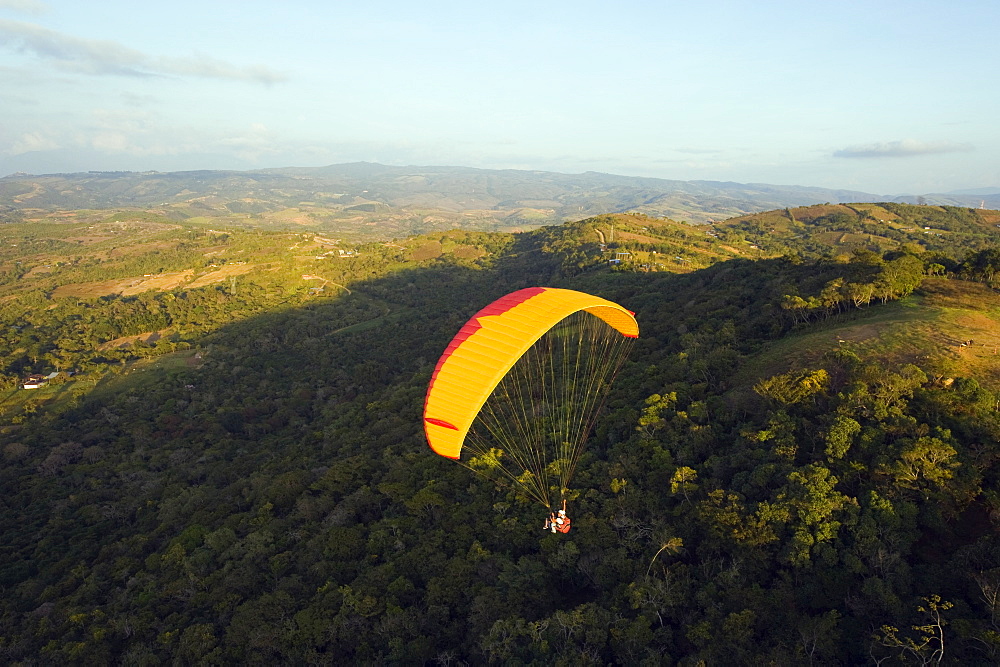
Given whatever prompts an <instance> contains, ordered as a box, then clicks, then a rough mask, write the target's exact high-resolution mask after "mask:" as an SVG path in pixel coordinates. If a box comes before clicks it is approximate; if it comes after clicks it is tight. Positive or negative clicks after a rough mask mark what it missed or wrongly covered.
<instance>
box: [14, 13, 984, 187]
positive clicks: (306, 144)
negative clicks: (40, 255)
mask: <svg viewBox="0 0 1000 667" xmlns="http://www.w3.org/2000/svg"><path fill="white" fill-rule="evenodd" d="M998 35H1000V2H996V0H960V1H956V0H942V1H937V0H934V1H921V0H905V1H903V0H868V1H851V0H843V1H838V2H828V1H827V2H813V1H811V0H795V1H791V0H789V1H786V0H758V1H755V2H750V1H736V0H730V1H726V0H703V1H701V2H691V1H690V0H685V1H684V2H679V1H674V0H665V1H660V2H656V1H653V0H647V1H644V2H633V1H630V0H619V1H618V2H615V3H610V2H590V1H588V0H575V1H574V2H564V1H562V0H550V1H549V2H544V3H539V2H520V1H519V0H505V2H503V3H500V2H475V1H473V2H469V0H465V1H463V2H442V1H436V0H428V1H425V2H402V1H398V2H397V1H380V0H369V1H368V2H366V3H358V2H347V1H342V0H329V1H326V2H322V1H318V0H317V1H304V0H284V1H283V2H276V1H271V2H260V1H254V0H208V1H202V2H189V1H187V0H171V1H170V2H163V1H157V0H149V1H147V2H135V1H134V0H131V1H129V2H117V1H112V0H92V1H91V2H79V1H78V0H73V1H70V0H0V175H5V174H9V173H12V172H14V171H19V170H20V171H28V172H31V173H45V172H55V171H85V170H119V169H120V170H159V171H170V170H178V169H255V168H264V167H281V166H319V165H324V164H333V163H340V162H353V161H359V160H366V161H372V162H381V163H385V164H396V165H412V164H416V165H462V166H471V167H482V168H514V169H538V170H547V171H561V172H567V173H576V172H582V171H602V172H608V173H617V174H627V175H636V176H654V177H659V178H670V179H680V180H696V179H705V180H723V181H738V182H744V183H750V182H758V183H775V184H795V185H813V186H822V187H835V188H848V189H855V190H862V191H866V192H872V193H877V194H920V193H930V192H944V191H950V190H955V189H964V188H985V187H991V188H996V189H997V190H998V191H1000V123H998V122H997V119H998V118H1000V86H997V85H996V84H997V69H998V64H1000V52H998V51H997V47H996V43H997V37H998Z"/></svg>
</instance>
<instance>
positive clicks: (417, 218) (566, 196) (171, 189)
mask: <svg viewBox="0 0 1000 667" xmlns="http://www.w3.org/2000/svg"><path fill="white" fill-rule="evenodd" d="M881 201H893V202H899V203H927V204H940V205H952V206H965V207H979V206H981V205H983V206H985V207H986V208H994V209H996V208H1000V189H992V190H983V189H980V190H966V191H961V192H954V193H946V194H933V193H932V194H924V195H921V196H916V195H913V196H891V195H879V194H872V193H867V192H859V191H854V190H834V189H827V188H816V187H802V186H788V185H768V184H763V183H731V182H721V181H675V180H666V179H659V178H641V177H631V176H617V175H613V174H602V173H597V172H585V173H582V174H562V173H555V172H544V171H521V170H512V169H505V170H494V169H472V168H465V167H413V166H410V167H393V166H386V165H381V164H374V163H367V162H359V163H350V164H338V165H330V166H327V167H314V168H283V169H263V170H256V171H207V170H206V171H179V172H86V173H73V174H46V175H30V174H23V173H18V174H13V175H10V176H6V177H4V178H0V212H2V211H7V212H8V213H10V212H12V211H15V212H27V211H30V210H32V209H35V210H43V211H51V210H56V209H64V210H70V209H105V208H123V207H125V208H131V207H137V208H151V209H156V208H158V207H159V208H163V209H164V210H165V211H171V212H172V213H173V214H174V215H180V216H184V217H193V216H196V215H204V216H226V215H232V216H239V217H241V218H246V217H247V216H253V215H256V216H264V217H267V216H268V215H275V214H277V213H279V212H282V211H289V210H298V211H301V212H305V213H307V214H308V215H310V216H312V219H318V218H320V217H322V216H339V217H341V218H343V217H344V216H361V217H363V218H364V219H365V220H366V224H372V220H377V219H380V218H385V217H394V218H395V219H396V220H397V221H399V220H406V221H407V224H408V226H406V225H403V227H404V228H405V229H401V231H410V232H418V233H419V232H420V231H427V230H428V229H432V228H436V227H439V226H440V225H442V224H445V225H447V226H451V227H456V226H460V227H470V228H481V229H488V228H494V229H504V228H512V227H518V226H539V225H546V224H555V223H560V222H564V221H567V220H578V219H582V218H586V217H588V216H592V215H596V214H600V213H613V212H623V211H636V212H641V213H645V214H648V215H653V216H658V217H669V218H672V219H674V220H685V221H688V222H693V223H705V222H711V221H717V220H723V219H727V218H731V217H735V216H740V215H746V214H748V213H755V212H759V211H767V210H773V209H777V208H786V207H794V206H805V205H809V204H817V203H827V202H829V203H853V202H881ZM428 220H430V221H431V222H427V221H428Z"/></svg>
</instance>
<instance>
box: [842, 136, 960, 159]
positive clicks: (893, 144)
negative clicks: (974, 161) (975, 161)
mask: <svg viewBox="0 0 1000 667" xmlns="http://www.w3.org/2000/svg"><path fill="white" fill-rule="evenodd" d="M971 150H973V148H972V146H971V145H970V144H962V143H957V142H954V141H917V140H916V139H903V140H902V141H882V142H877V143H873V144H859V145H855V146H848V147H847V148H842V149H840V150H839V151H834V153H833V156H834V157H846V158H872V157H912V156H915V155H937V154H941V153H960V152H964V151H971Z"/></svg>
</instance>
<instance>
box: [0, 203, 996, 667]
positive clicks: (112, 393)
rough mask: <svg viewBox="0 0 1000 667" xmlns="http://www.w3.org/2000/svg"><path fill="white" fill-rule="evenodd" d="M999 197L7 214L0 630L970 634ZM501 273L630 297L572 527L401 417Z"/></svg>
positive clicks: (426, 638)
mask: <svg viewBox="0 0 1000 667" xmlns="http://www.w3.org/2000/svg"><path fill="white" fill-rule="evenodd" d="M998 225H1000V212H997V211H982V210H975V209H966V208H954V207H932V206H910V205H903V204H879V205H875V204H858V205H852V206H845V205H832V206H826V207H822V206H821V207H804V208H797V209H783V210H777V211H772V212H768V213H764V214H756V215H753V216H745V217H743V218H735V219H732V220H727V221H724V222H720V223H717V224H714V225H702V226H694V225H686V224H682V223H678V222H674V221H671V220H666V219H662V218H652V217H647V216H644V215H639V214H618V215H607V216H597V217H593V218H588V219H586V220H581V221H579V222H573V223H567V224H564V225H560V226H553V227H542V228H540V229H537V230H534V231H531V232H525V233H520V234H508V233H501V232H493V233H488V232H475V231H462V230H453V231H448V232H434V233H431V234H427V235H423V236H419V237H412V238H406V239H395V240H393V241H391V242H389V241H385V242H371V243H365V244H353V245H348V244H343V243H339V242H337V241H336V240H335V239H324V238H322V237H319V236H315V235H314V234H312V233H303V232H301V231H263V230H253V229H207V228H206V227H205V226H204V225H198V224H189V223H184V222H176V221H172V220H166V219H158V218H156V217H155V216H151V217H146V218H143V219H140V218H137V217H135V216H128V215H124V216H123V215H121V214H118V215H116V216H111V217H110V218H107V217H104V218H102V217H101V216H100V215H98V214H96V213H94V212H87V213H86V214H79V215H76V216H69V217H67V219H66V220H64V221H62V222H55V221H48V222H45V223H37V222H22V223H13V224H7V225H3V226H2V227H0V237H2V239H0V240H2V242H3V243H2V246H0V340H2V343H0V383H2V384H0V464H2V465H0V489H2V494H0V533H2V536H3V539H2V541H0V662H3V663H5V664H13V665H33V664H87V665H90V664H128V665H159V664H359V663H360V664H440V665H458V664H546V665H548V664H560V665H581V664H628V665H637V664H656V665H660V664H666V665H674V664H676V665H698V664H704V665H734V664H736V665H743V664H745V665H758V664H775V665H791V664H796V665H797V664H809V665H858V664H913V663H915V664H928V663H937V664H940V663H944V664H996V663H998V662H1000V354H998V353H997V351H998V347H1000V291H998V290H1000V226H998ZM612 260H613V261H612ZM530 286H550V287H565V288H570V289H575V290H580V291H584V292H588V293H591V294H595V295H599V296H601V297H604V298H606V299H610V300H612V301H614V302H616V303H619V304H621V305H623V306H625V307H626V308H628V309H630V310H632V311H635V314H636V315H635V317H636V319H637V320H638V323H639V329H640V337H639V338H638V340H637V341H636V343H635V346H634V348H633V349H632V352H631V355H630V357H629V358H628V360H627V361H626V362H625V365H624V366H623V368H622V369H621V371H620V372H619V374H618V377H617V380H616V382H615V384H614V387H613V389H612V391H611V395H610V398H609V400H608V404H607V406H606V409H605V410H604V412H603V413H602V415H601V417H600V419H599V420H598V423H597V425H596V427H595V429H594V431H593V433H592V435H591V437H590V439H589V440H588V442H587V446H586V450H585V453H584V454H583V457H582V459H581V461H580V464H579V466H578V468H577V470H576V474H575V477H574V479H573V483H572V486H571V489H570V494H569V497H570V502H569V508H570V513H571V516H572V518H573V529H572V531H571V532H569V533H568V534H553V533H550V532H547V531H543V530H542V522H543V520H544V519H545V517H546V515H547V511H546V510H545V509H544V508H543V507H541V506H540V505H538V504H537V503H534V502H532V501H531V500H529V499H527V498H525V497H523V496H521V495H519V494H518V493H517V492H515V491H513V490H512V489H511V488H510V487H509V486H505V485H503V484H497V483H494V482H491V481H489V480H486V479H484V478H482V477H480V476H477V475H475V474H473V473H471V472H470V471H469V470H468V469H466V468H464V467H462V466H459V465H456V464H455V463H453V462H451V461H448V460H446V459H444V458H442V457H439V456H436V455H434V454H433V452H431V451H430V450H429V449H428V447H427V444H426V442H425V440H424V434H423V430H422V419H421V411H422V408H423V400H424V395H425V392H426V389H427V384H428V381H429V380H430V377H431V373H432V371H433V370H434V366H435V363H436V361H437V359H438V357H439V356H440V355H441V352H442V351H443V350H444V348H445V346H446V345H447V344H448V342H449V340H450V339H451V337H452V336H453V335H454V334H455V332H456V331H458V329H459V328H460V327H461V326H462V325H463V324H464V323H465V322H466V321H467V320H468V319H469V317H471V316H472V315H473V314H474V313H476V312H477V311H478V310H479V309H480V308H482V307H483V306H484V305H486V304H487V303H489V302H490V301H492V300H494V299H496V298H498V297H500V296H503V295H504V294H507V293H509V292H512V291H514V290H517V289H521V288H524V287H530ZM53 373H54V374H55V375H54V376H53V377H52V379H51V380H50V382H49V383H48V384H47V385H46V386H44V387H41V388H39V389H35V390H26V389H21V388H20V385H21V383H22V382H23V379H24V378H25V377H26V376H27V375H29V374H42V375H45V374H53Z"/></svg>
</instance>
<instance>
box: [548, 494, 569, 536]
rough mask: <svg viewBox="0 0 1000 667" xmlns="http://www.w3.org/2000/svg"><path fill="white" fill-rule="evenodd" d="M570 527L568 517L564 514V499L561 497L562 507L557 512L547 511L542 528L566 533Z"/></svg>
mask: <svg viewBox="0 0 1000 667" xmlns="http://www.w3.org/2000/svg"><path fill="white" fill-rule="evenodd" d="M569 528H570V520H569V517H568V516H566V499H565V498H564V499H563V502H562V509H561V510H559V513H558V514H556V513H555V512H549V518H548V519H546V520H545V525H544V526H542V530H551V531H552V532H553V533H568V532H569Z"/></svg>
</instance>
